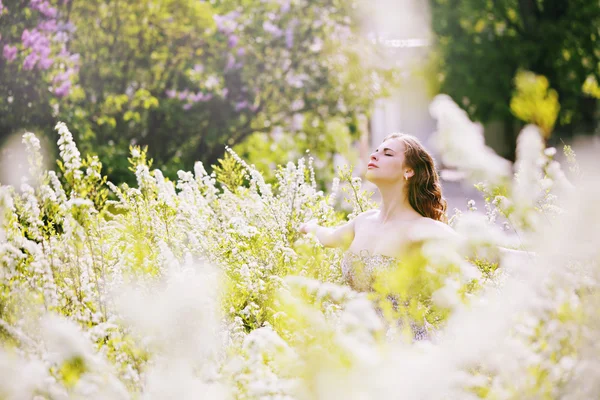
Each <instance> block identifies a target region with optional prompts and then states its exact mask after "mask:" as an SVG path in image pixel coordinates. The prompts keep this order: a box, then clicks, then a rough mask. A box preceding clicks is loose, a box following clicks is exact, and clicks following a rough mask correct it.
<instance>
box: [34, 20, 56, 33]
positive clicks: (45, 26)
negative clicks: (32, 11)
mask: <svg viewBox="0 0 600 400" xmlns="http://www.w3.org/2000/svg"><path fill="white" fill-rule="evenodd" d="M38 28H39V29H40V30H42V31H46V32H56V31H57V30H58V25H56V20H55V19H49V20H47V21H43V22H41V23H40V24H38Z"/></svg>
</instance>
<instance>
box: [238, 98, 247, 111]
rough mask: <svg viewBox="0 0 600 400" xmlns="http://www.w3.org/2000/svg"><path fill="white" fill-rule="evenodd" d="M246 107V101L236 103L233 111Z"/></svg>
mask: <svg viewBox="0 0 600 400" xmlns="http://www.w3.org/2000/svg"><path fill="white" fill-rule="evenodd" d="M247 107H248V101H246V100H244V101H238V102H237V103H235V111H240V110H242V109H244V108H247Z"/></svg>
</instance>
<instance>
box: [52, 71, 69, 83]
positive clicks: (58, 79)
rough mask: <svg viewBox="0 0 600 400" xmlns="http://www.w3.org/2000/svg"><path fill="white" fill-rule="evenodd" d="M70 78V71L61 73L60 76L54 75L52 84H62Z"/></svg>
mask: <svg viewBox="0 0 600 400" xmlns="http://www.w3.org/2000/svg"><path fill="white" fill-rule="evenodd" d="M70 76H71V73H70V71H65V72H61V73H60V74H58V75H56V76H55V77H54V78H53V79H52V83H54V84H56V83H60V82H64V81H66V80H67V79H69V77H70Z"/></svg>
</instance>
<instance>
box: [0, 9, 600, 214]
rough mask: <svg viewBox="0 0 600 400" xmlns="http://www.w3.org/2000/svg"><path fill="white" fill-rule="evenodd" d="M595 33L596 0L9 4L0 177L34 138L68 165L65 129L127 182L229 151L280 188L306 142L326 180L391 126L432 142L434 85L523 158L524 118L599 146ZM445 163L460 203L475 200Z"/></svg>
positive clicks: (0, 31)
mask: <svg viewBox="0 0 600 400" xmlns="http://www.w3.org/2000/svg"><path fill="white" fill-rule="evenodd" d="M599 36H600V2H598V1H597V0H569V1H564V0H462V1H458V0H429V1H424V0H369V1H367V0H361V1H359V0H315V1H309V0H263V1H257V0H235V1H234V0H222V1H217V0H215V1H200V0H135V1H132V0H110V1H107V0H102V1H101V0H87V1H85V2H82V1H75V0H30V1H20V0H0V49H1V50H2V54H1V55H0V146H1V149H2V150H0V151H1V153H0V157H1V160H0V182H1V183H3V184H7V183H9V184H10V183H13V184H15V183H18V181H17V182H13V181H12V180H14V179H15V178H14V177H16V176H19V175H20V172H19V171H20V168H22V167H21V165H23V164H26V160H25V159H24V157H25V156H24V154H23V152H22V149H21V146H22V145H21V143H20V142H21V141H20V136H21V135H22V134H23V133H24V132H26V131H31V132H34V133H35V134H36V135H37V136H38V137H40V138H41V139H42V144H43V149H44V152H45V154H47V157H46V159H47V160H54V159H56V156H57V154H58V151H57V145H56V143H55V142H56V140H57V137H58V135H57V133H56V132H55V131H54V126H55V125H56V123H57V122H58V121H63V122H65V123H66V124H67V125H68V127H69V128H70V130H71V132H73V135H74V136H75V140H76V141H77V143H78V146H79V148H80V150H81V152H82V154H83V155H84V156H85V155H92V154H94V155H98V156H99V158H100V160H101V161H102V163H103V171H104V173H105V174H107V175H108V177H109V180H111V181H112V182H114V183H121V182H128V183H130V184H133V183H134V182H135V176H134V175H133V174H132V173H131V172H130V171H129V170H128V160H127V158H128V154H129V151H130V149H129V148H130V146H131V145H141V146H148V156H149V157H151V158H152V159H153V160H154V163H153V167H156V168H160V169H161V170H163V172H164V173H165V175H166V176H168V177H171V178H176V172H177V170H179V169H184V170H191V169H192V168H193V163H194V162H195V161H202V162H203V163H204V165H205V166H206V167H207V169H208V170H210V169H211V168H212V166H213V165H217V166H218V165H219V163H220V161H219V159H223V158H224V154H225V146H230V147H233V149H234V150H235V151H236V152H238V153H239V154H240V155H241V156H242V157H243V158H245V159H247V160H248V161H249V162H250V163H252V164H255V165H256V166H257V167H258V168H259V169H260V170H261V171H263V172H264V173H265V175H266V176H267V178H270V179H271V178H273V177H274V171H275V166H276V165H278V164H282V163H285V162H287V161H289V160H292V161H294V160H296V159H297V158H298V157H301V156H303V155H304V154H305V152H306V150H310V153H311V154H312V155H313V156H314V157H315V166H316V169H317V178H318V179H319V183H320V185H321V186H322V187H323V188H325V187H326V186H327V185H328V184H329V183H330V181H331V179H332V177H333V176H334V174H335V167H336V166H338V165H341V164H344V163H349V164H351V165H353V166H354V169H355V171H354V173H355V175H358V176H360V175H361V174H362V173H363V172H364V169H365V165H366V162H367V160H368V155H369V153H370V151H371V150H372V149H373V148H374V147H376V146H377V145H378V143H379V142H380V141H381V140H382V138H383V137H384V136H385V135H387V134H389V133H391V132H396V131H400V132H405V133H409V134H412V135H415V136H417V137H419V138H420V139H421V140H422V141H423V143H424V144H425V145H426V147H429V148H431V146H429V144H428V138H429V137H430V135H431V133H432V132H433V131H434V130H435V121H433V120H432V118H431V116H430V115H429V110H428V107H429V103H430V101H431V99H432V98H433V96H435V95H436V94H438V93H446V94H448V95H450V96H451V97H452V98H453V99H454V100H455V101H456V102H457V103H458V104H459V105H460V106H461V107H463V108H464V109H465V110H466V111H467V112H468V113H469V115H470V117H471V118H472V119H473V120H476V121H479V122H480V123H481V124H482V127H483V131H484V134H485V138H486V143H488V145H490V146H491V147H492V148H494V150H496V152H498V153H499V154H500V155H502V156H503V157H506V158H508V159H511V160H512V159H514V157H515V142H516V137H517V134H518V132H519V131H520V129H521V128H522V127H523V126H524V125H525V124H527V123H535V124H537V125H538V126H540V128H541V129H542V131H543V132H544V135H545V138H546V140H547V142H548V144H549V145H553V146H557V147H558V146H561V145H562V143H571V142H573V141H574V140H577V138H578V137H587V138H588V139H589V137H590V136H592V137H593V138H595V140H592V141H591V142H590V143H598V140H599V139H598V138H599V137H600V128H599V120H600V108H599V106H598V99H599V98H600V86H599V82H600V42H599ZM457 140H460V137H457ZM49 167H50V168H54V167H55V165H53V162H49ZM439 167H440V169H441V170H442V176H443V179H444V182H443V184H444V193H445V196H446V197H447V198H448V200H449V205H450V209H452V208H453V207H458V208H462V209H464V208H465V206H466V199H469V198H472V197H474V196H476V191H475V190H474V189H472V188H469V187H467V186H464V185H461V184H460V181H461V177H460V176H457V175H456V174H453V171H451V170H449V169H447V168H445V166H443V165H439Z"/></svg>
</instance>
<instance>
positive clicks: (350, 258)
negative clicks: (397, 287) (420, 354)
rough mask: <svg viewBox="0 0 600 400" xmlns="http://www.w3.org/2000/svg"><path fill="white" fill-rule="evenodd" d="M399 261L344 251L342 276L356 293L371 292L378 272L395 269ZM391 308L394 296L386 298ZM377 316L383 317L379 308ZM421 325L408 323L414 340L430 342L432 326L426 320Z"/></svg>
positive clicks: (386, 257) (380, 255)
mask: <svg viewBox="0 0 600 400" xmlns="http://www.w3.org/2000/svg"><path fill="white" fill-rule="evenodd" d="M398 264H399V260H398V259H397V258H396V257H391V256H386V255H383V254H370V253H369V252H368V251H367V250H363V251H361V252H360V253H354V252H351V251H346V252H345V253H344V255H343V257H342V262H341V267H342V276H343V278H344V280H345V281H346V283H347V284H348V285H349V286H350V287H351V288H352V289H353V290H355V291H357V292H370V291H373V283H374V280H375V276H376V275H377V273H378V272H380V271H385V270H390V269H392V268H395V267H397V266H398ZM388 299H389V300H390V301H391V302H392V304H393V306H394V307H395V308H396V307H398V299H397V298H396V297H395V296H388ZM377 312H378V314H379V315H380V316H381V317H383V314H382V312H381V310H380V309H379V308H377ZM423 322H424V324H423V325H419V324H417V323H415V322H414V321H410V326H411V329H412V332H413V338H414V340H430V339H431V338H432V336H433V333H434V329H433V325H431V324H429V323H428V322H427V321H426V320H425V321H423ZM401 325H402V322H401V321H398V326H397V327H401Z"/></svg>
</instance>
